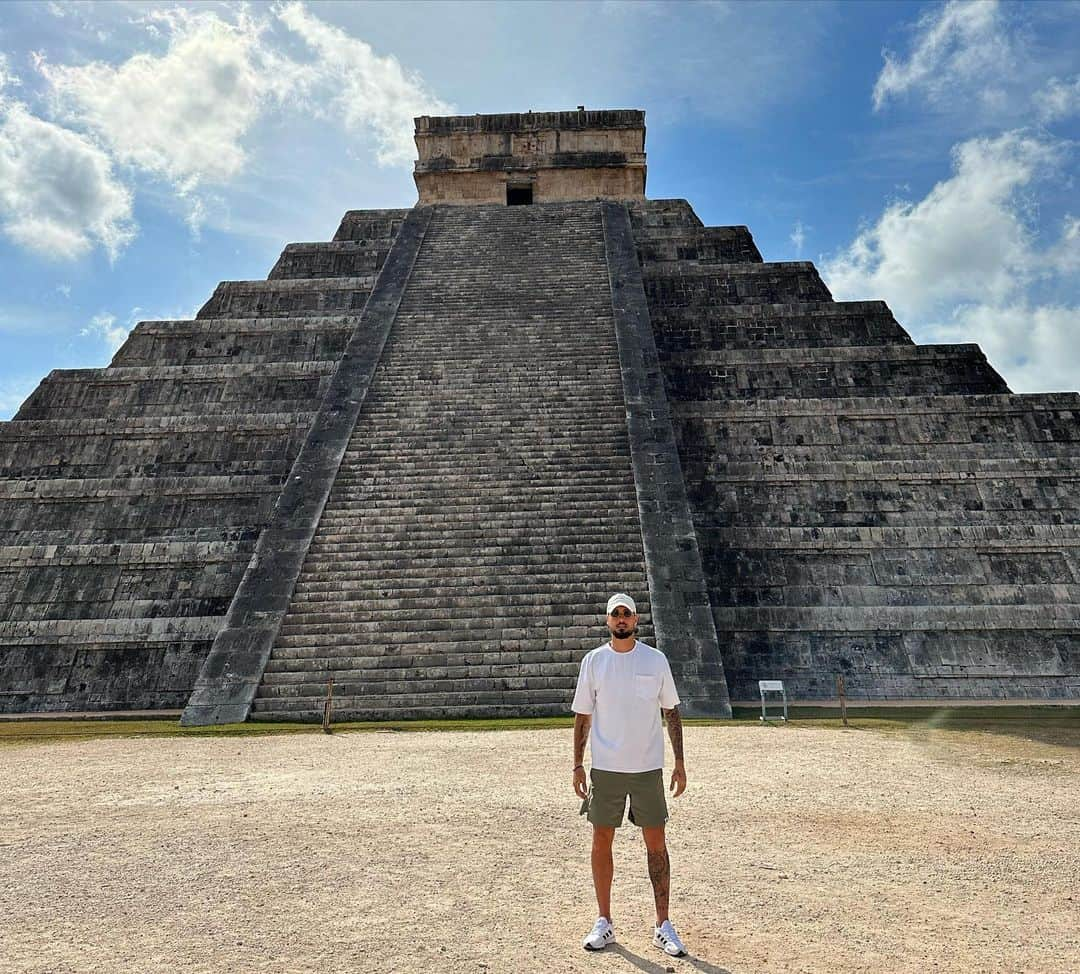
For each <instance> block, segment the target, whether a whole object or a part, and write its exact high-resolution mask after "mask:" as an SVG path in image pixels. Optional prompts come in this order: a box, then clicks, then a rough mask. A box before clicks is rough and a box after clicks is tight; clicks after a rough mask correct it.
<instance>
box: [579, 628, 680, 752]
mask: <svg viewBox="0 0 1080 974" xmlns="http://www.w3.org/2000/svg"><path fill="white" fill-rule="evenodd" d="M678 703H679V695H678V693H676V692H675V681H674V680H673V679H672V678H671V667H670V666H668V661H667V657H666V656H665V655H664V654H663V653H661V652H660V650H658V649H653V648H652V646H646V645H645V643H641V642H635V643H634V648H633V649H631V650H629V651H628V652H625V653H617V652H615V650H613V649H612V648H611V644H610V643H604V645H603V646H598V647H597V648H596V649H594V650H593V651H592V652H590V653H586V654H585V658H584V659H583V660H582V661H581V672H580V673H579V674H578V682H577V690H576V691H575V693H574V702H573V703H572V704H571V705H570V707H571V709H572V710H573V711H574V713H578V714H592V729H591V730H590V732H589V741H590V745H591V747H592V766H593V767H594V768H597V769H598V770H600V771H624V772H637V771H655V770H656V769H657V768H662V767H663V766H664V732H663V729H662V727H661V724H660V708H661V707H663V708H664V710H670V709H671V708H672V707H675V706H678Z"/></svg>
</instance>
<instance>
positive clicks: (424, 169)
mask: <svg viewBox="0 0 1080 974" xmlns="http://www.w3.org/2000/svg"><path fill="white" fill-rule="evenodd" d="M416 148H417V151H418V153H419V159H418V160H417V162H416V168H415V172H414V179H415V181H416V189H417V192H418V193H419V195H420V203H421V204H425V203H454V204H466V205H475V204H480V203H499V204H504V203H507V202H508V201H509V197H508V195H507V191H508V189H510V188H514V189H527V190H528V192H529V194H530V196H529V198H530V202H536V203H541V202H543V203H548V202H553V201H558V200H586V199H626V200H629V199H639V200H640V199H643V198H644V196H645V113H644V112H639V111H577V112H528V113H526V114H523V115H522V114H512V115H461V116H453V117H431V116H426V115H425V116H422V117H420V118H418V119H417V120H416Z"/></svg>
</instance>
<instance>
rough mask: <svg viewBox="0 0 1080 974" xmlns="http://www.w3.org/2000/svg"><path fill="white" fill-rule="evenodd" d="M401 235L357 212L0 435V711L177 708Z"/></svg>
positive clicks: (131, 343)
mask: <svg viewBox="0 0 1080 974" xmlns="http://www.w3.org/2000/svg"><path fill="white" fill-rule="evenodd" d="M402 218H403V212H402V211H392V210H382V211H353V212H351V213H349V214H347V215H346V217H345V219H344V220H343V221H342V225H341V227H340V228H339V230H338V234H337V237H338V241H337V242H332V243H325V244H296V245H291V246H289V247H286V249H285V251H284V252H283V254H282V256H281V258H280V260H279V261H278V262H277V264H276V265H275V267H274V269H273V270H272V272H271V279H269V280H267V281H227V282H224V283H222V284H221V285H220V286H219V287H218V289H217V291H216V292H215V294H214V296H213V297H212V298H211V299H210V301H208V302H207V304H206V305H205V306H204V308H203V309H202V311H200V313H199V316H198V317H197V318H196V319H195V320H192V321H156V322H141V323H140V324H139V325H137V326H136V328H135V329H134V330H133V331H132V333H131V335H130V336H129V337H128V339H127V341H126V342H125V344H124V345H123V346H122V347H121V348H120V350H119V351H118V352H117V354H116V355H115V357H114V358H113V361H112V363H111V364H110V366H109V367H108V368H105V369H76V370H68V371H59V372H53V373H50V375H49V376H47V377H46V378H45V379H44V380H43V382H42V383H41V385H40V386H39V387H38V388H37V389H36V390H35V391H34V392H33V393H32V394H31V396H30V397H29V398H28V399H27V401H26V402H25V403H24V405H23V407H22V408H21V409H20V410H19V412H18V414H17V415H16V417H15V419H14V420H12V421H11V422H8V423H2V424H0V514H2V517H0V712H5V713H13V712H14V713H18V712H29V711H36V710H50V711H63V710H84V709H85V710H127V709H179V708H182V707H183V706H184V704H185V703H186V702H187V699H188V696H189V694H190V692H191V688H192V685H193V683H194V681H195V677H196V675H197V673H198V672H199V668H200V667H201V665H202V662H203V660H204V658H205V656H206V654H207V652H208V651H209V649H210V646H211V644H212V642H213V640H214V637H215V636H216V634H217V633H218V631H219V630H220V628H221V625H222V621H223V619H224V617H225V614H226V611H227V610H228V607H229V605H230V603H231V602H232V598H233V594H234V592H235V591H236V588H237V586H238V584H239V582H240V579H241V577H242V576H243V574H244V570H245V568H246V566H247V564H248V562H249V560H250V559H251V556H252V553H253V551H254V550H255V545H256V543H257V541H258V538H259V535H260V532H261V531H262V529H263V527H264V526H265V525H266V523H267V522H268V520H269V518H270V515H271V512H272V511H273V509H274V506H275V504H276V503H277V500H278V497H279V496H280V493H281V489H282V484H283V482H284V480H285V478H286V477H288V475H289V471H290V469H291V468H292V464H293V460H294V458H295V457H296V456H297V453H298V451H299V449H300V447H301V444H302V443H303V441H304V438H305V436H306V435H307V430H308V428H309V427H310V425H311V423H312V420H313V418H314V416H315V411H316V409H317V408H318V405H319V403H320V401H321V400H322V398H323V395H324V394H325V391H326V389H327V386H328V383H329V381H330V379H331V377H332V376H333V374H334V371H335V369H336V367H337V362H338V359H339V358H340V356H341V354H342V351H343V350H344V347H345V344H346V342H347V341H348V339H349V337H350V336H351V335H352V334H353V332H354V330H355V329H356V327H357V321H358V317H359V313H360V311H362V309H363V307H364V303H365V301H366V299H367V296H368V294H369V293H370V292H371V288H372V286H373V284H374V281H375V276H376V275H377V273H378V272H379V270H380V268H381V267H382V262H383V260H384V259H385V255H386V253H387V251H388V249H389V247H390V243H391V241H392V239H393V235H394V234H395V233H396V231H397V228H398V227H400V224H401V219H402Z"/></svg>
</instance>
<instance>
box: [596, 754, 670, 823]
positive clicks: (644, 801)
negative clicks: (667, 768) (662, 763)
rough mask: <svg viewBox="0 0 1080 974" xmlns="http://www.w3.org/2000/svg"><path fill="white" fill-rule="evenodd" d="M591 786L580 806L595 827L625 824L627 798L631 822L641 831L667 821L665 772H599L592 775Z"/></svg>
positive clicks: (659, 770) (658, 769)
mask: <svg viewBox="0 0 1080 974" xmlns="http://www.w3.org/2000/svg"><path fill="white" fill-rule="evenodd" d="M589 777H590V778H592V787H591V788H590V789H589V797H588V798H586V799H585V801H584V802H582V803H581V814H582V815H585V814H586V813H587V814H588V816H589V821H590V822H592V824H593V825H604V826H608V827H609V828H616V829H617V828H618V827H619V826H620V825H622V820H623V812H625V811H626V799H627V797H629V798H630V822H631V824H632V825H636V826H637V827H638V828H639V829H653V828H657V827H658V826H660V825H663V824H664V823H665V822H666V821H667V819H668V811H667V799H666V798H665V797H664V772H663V770H662V769H661V768H657V769H656V770H655V771H637V772H632V773H631V772H623V771H600V770H599V769H597V768H593V769H592V771H590V772H589Z"/></svg>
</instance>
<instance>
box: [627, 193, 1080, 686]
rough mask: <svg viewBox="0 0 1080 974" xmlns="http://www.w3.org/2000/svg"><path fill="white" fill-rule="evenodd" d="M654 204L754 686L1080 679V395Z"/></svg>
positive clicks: (701, 454)
mask: <svg viewBox="0 0 1080 974" xmlns="http://www.w3.org/2000/svg"><path fill="white" fill-rule="evenodd" d="M632 215H633V218H634V225H635V231H636V238H637V244H638V256H639V259H640V260H641V264H642V273H643V277H644V281H645V289H646V294H647V296H648V300H649V312H650V317H651V320H652V323H653V328H654V332H655V335H656V341H657V346H658V351H659V356H660V361H661V363H662V366H663V368H664V375H665V384H666V386H667V392H668V397H669V400H670V401H671V403H672V412H673V423H674V426H675V435H676V440H677V441H678V444H679V453H680V457H681V460H682V468H683V473H684V477H685V480H686V484H687V490H688V494H689V498H690V502H691V505H692V507H693V510H694V521H695V526H696V530H697V536H698V541H699V544H700V547H701V551H702V558H703V562H704V567H705V572H706V576H707V579H708V582H709V597H710V601H711V604H712V607H713V616H714V619H715V622H716V628H717V631H718V634H719V636H720V643H721V647H722V651H723V654H724V667H725V671H726V674H727V678H728V681H729V685H730V689H731V695H732V697H733V699H741V700H744V701H745V700H752V699H754V698H756V697H757V680H759V679H768V678H782V679H784V680H785V682H786V684H787V687H788V692H789V695H794V696H796V697H803V698H814V697H818V698H820V697H832V696H834V695H835V692H836V689H835V678H836V676H837V675H843V676H844V677H845V682H846V686H847V690H848V692H849V693H851V694H852V695H853V696H865V697H872V698H878V699H881V698H890V697H907V698H912V697H930V698H937V699H943V698H944V699H948V698H951V697H969V698H1008V697H1015V698H1028V699H1031V698H1035V699H1038V698H1059V697H1060V698H1075V697H1076V696H1078V695H1080V474H1077V472H1076V471H1077V469H1080V468H1078V466H1077V462H1076V461H1077V455H1078V454H1080V423H1077V418H1078V417H1080V397H1077V396H1075V395H1053V396H1050V395H1047V396H1016V395H1011V394H1010V393H1009V390H1008V388H1007V386H1006V385H1005V382H1004V381H1003V380H1002V378H1001V377H1000V376H999V375H998V374H997V373H996V372H995V371H994V370H993V368H992V367H991V366H990V365H989V363H987V362H986V360H985V358H984V357H983V355H982V353H981V351H980V350H979V349H978V347H977V346H974V345H932V346H916V345H914V344H913V343H912V341H911V339H910V337H909V336H908V335H907V333H906V332H904V330H903V329H902V328H901V327H900V326H899V325H898V324H897V323H896V322H895V320H894V319H893V317H892V315H891V313H890V312H889V310H888V308H887V307H886V306H885V305H884V304H882V303H881V302H873V301H865V302H833V301H832V300H831V298H830V296H829V294H828V291H827V290H826V289H825V287H824V285H823V284H822V283H821V282H820V279H818V278H817V275H816V272H815V271H814V270H813V267H812V265H810V264H805V263H786V264H784V263H781V264H775V263H774V264H769V263H762V262H761V260H760V256H759V255H758V253H757V250H756V248H754V247H753V243H752V241H751V240H749V234H748V232H747V231H746V230H745V228H741V227H728V228H704V227H702V226H701V224H700V221H698V220H697V218H696V216H694V215H693V213H692V211H690V209H689V207H688V206H687V205H686V204H685V203H684V202H682V201H659V202H655V203H654V202H648V203H644V204H635V205H634V206H633V207H632Z"/></svg>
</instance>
